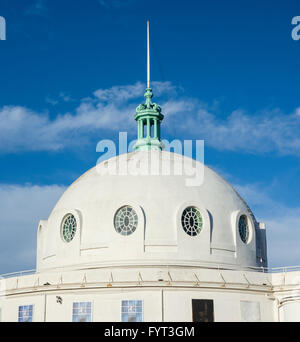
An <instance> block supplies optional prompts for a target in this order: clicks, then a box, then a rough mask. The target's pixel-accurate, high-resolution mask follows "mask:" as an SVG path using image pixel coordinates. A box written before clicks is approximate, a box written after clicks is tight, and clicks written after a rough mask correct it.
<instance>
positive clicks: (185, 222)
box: [181, 207, 203, 236]
mask: <svg viewBox="0 0 300 342" xmlns="http://www.w3.org/2000/svg"><path fill="white" fill-rule="evenodd" d="M181 224H182V228H183V230H184V231H185V232H186V233H187V234H188V235H190V236H197V235H199V234H200V232H201V230H202V227H203V220H202V216H201V214H200V211H199V210H198V209H197V208H195V207H189V208H186V209H185V210H184V211H183V213H182V216H181Z"/></svg>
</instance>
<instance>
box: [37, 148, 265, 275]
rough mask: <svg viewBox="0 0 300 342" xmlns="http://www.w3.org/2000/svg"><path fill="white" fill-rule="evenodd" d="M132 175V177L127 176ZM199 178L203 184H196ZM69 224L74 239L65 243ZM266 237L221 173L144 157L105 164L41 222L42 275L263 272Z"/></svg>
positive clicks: (151, 154) (170, 158) (154, 154)
mask: <svg viewBox="0 0 300 342" xmlns="http://www.w3.org/2000/svg"><path fill="white" fill-rule="evenodd" d="M157 165H159V166H158V168H157V169H156V167H157ZM114 166H116V168H114ZM145 166H148V167H149V168H151V170H152V172H150V173H147V172H144V170H145ZM124 167H125V168H126V169H127V170H131V172H129V173H128V174H127V175H125V174H124V172H123V171H124ZM122 168H123V169H122ZM132 170H134V171H132ZM155 170H156V171H157V172H156V171H155ZM195 170H198V176H199V175H200V177H199V179H198V183H197V182H193V181H192V180H193V179H192V178H193V177H195ZM169 171H170V172H169ZM202 176H203V177H202ZM199 180H201V181H199ZM193 183H195V184H193ZM126 208H127V209H128V210H129V212H127V211H126V210H127V209H126ZM187 208H188V210H186V209H187ZM120 209H121V211H120ZM189 213H190V214H189ZM122 215H123V216H122ZM241 216H242V217H244V218H246V220H247V228H248V230H247V238H246V239H245V240H243V236H242V235H240V231H239V230H240V229H239V228H240V227H239V221H240V218H241ZM68 217H71V218H72V219H73V231H72V235H71V236H69V237H70V239H66V237H65V236H64V227H67V228H66V229H67V230H68V229H69V223H67V225H65V226H64V223H65V219H66V218H68ZM120 217H121V218H120ZM120 220H121V221H122V220H123V221H122V222H123V223H122V222H121V221H120ZM68 222H69V221H68ZM120 222H121V223H122V224H123V226H120ZM70 227H71V225H70ZM124 227H125V230H124ZM128 227H129V228H128ZM127 228H128V230H126V229H127ZM194 228H196V229H194ZM122 229H123V230H122ZM193 229H194V230H193ZM68 233H70V232H69V231H68ZM258 235H259V228H258V225H257V223H256V221H255V219H254V217H253V215H252V213H251V211H250V210H249V208H248V206H247V205H246V203H245V202H244V201H243V200H242V199H241V197H240V196H239V195H238V194H237V192H236V191H235V190H234V189H233V188H232V186H231V185H230V184H228V183H227V182H226V181H225V180H224V179H223V178H222V177H220V176H219V175H218V174H217V173H215V172H214V171H213V170H211V169H210V168H208V167H206V166H204V165H203V164H201V163H199V162H197V161H195V160H192V159H190V158H187V157H184V156H181V155H178V154H174V153H169V152H164V151H139V152H133V153H129V154H126V155H122V156H118V157H114V158H112V159H110V160H109V161H105V162H103V163H101V164H99V165H98V166H96V167H94V168H92V169H91V170H89V171H88V172H87V173H85V174H84V175H83V176H81V177H80V178H79V179H78V180H76V181H75V182H74V183H73V184H72V185H71V186H70V187H69V188H68V189H67V190H66V192H65V193H64V194H63V196H62V197H61V199H60V200H59V201H58V203H57V205H56V206H55V208H54V209H53V211H52V213H51V215H50V217H49V219H48V220H47V221H41V222H40V226H39V231H38V253H37V268H38V270H39V271H41V270H44V269H49V268H57V267H64V268H65V267H67V268H83V267H97V266H105V267H107V266H128V265H129V266H130V265H182V266H198V265H199V266H207V267H218V266H220V267H255V266H262V265H261V264H260V262H259V258H258V254H259V253H258V251H259V250H260V249H261V246H259V245H258V244H259V239H258Z"/></svg>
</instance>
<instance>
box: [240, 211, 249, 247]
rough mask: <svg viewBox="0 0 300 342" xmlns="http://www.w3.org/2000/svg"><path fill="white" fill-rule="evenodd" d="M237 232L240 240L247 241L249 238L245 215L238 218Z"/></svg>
mask: <svg viewBox="0 0 300 342" xmlns="http://www.w3.org/2000/svg"><path fill="white" fill-rule="evenodd" d="M239 233H240V237H241V240H242V241H243V242H244V243H247V242H248V240H249V225H248V217H247V216H246V215H242V216H241V217H240V219H239Z"/></svg>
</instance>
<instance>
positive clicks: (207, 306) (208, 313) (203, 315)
mask: <svg viewBox="0 0 300 342" xmlns="http://www.w3.org/2000/svg"><path fill="white" fill-rule="evenodd" d="M192 308H193V322H214V302H213V300H202V299H193V300H192Z"/></svg>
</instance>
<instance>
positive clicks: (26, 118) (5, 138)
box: [0, 82, 175, 153]
mask: <svg viewBox="0 0 300 342" xmlns="http://www.w3.org/2000/svg"><path fill="white" fill-rule="evenodd" d="M154 85H155V86H156V87H157V89H156V92H157V94H158V95H161V94H162V93H165V92H170V93H171V92H174V91H175V87H173V86H172V85H171V84H170V83H169V82H162V83H160V82H156V83H154ZM144 90H145V89H144V86H143V84H142V83H139V82H138V83H136V84H134V85H129V86H118V87H112V88H110V89H99V90H97V91H96V92H95V96H93V97H90V98H86V99H83V100H82V101H81V103H80V105H79V106H78V107H77V108H76V109H75V113H74V114H73V113H65V114H60V115H58V116H57V117H56V118H55V119H53V120H50V118H49V114H48V113H37V112H34V111H32V110H30V109H28V108H25V107H21V106H18V107H16V106H5V107H2V108H0V153H11V152H24V151H57V150H62V149H64V148H69V147H77V146H82V145H83V144H85V143H87V142H88V141H89V133H91V132H97V133H98V134H99V136H101V130H104V131H107V130H111V131H118V130H125V131H127V130H130V131H131V132H132V133H135V131H136V130H135V121H134V119H133V118H134V114H135V108H136V107H137V104H138V101H136V102H135V103H134V104H131V103H129V102H130V100H132V99H134V98H140V101H139V102H141V100H142V96H143V93H144ZM63 95H64V94H63ZM61 96H62V94H61ZM65 100H66V99H65ZM67 100H69V98H67Z"/></svg>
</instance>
